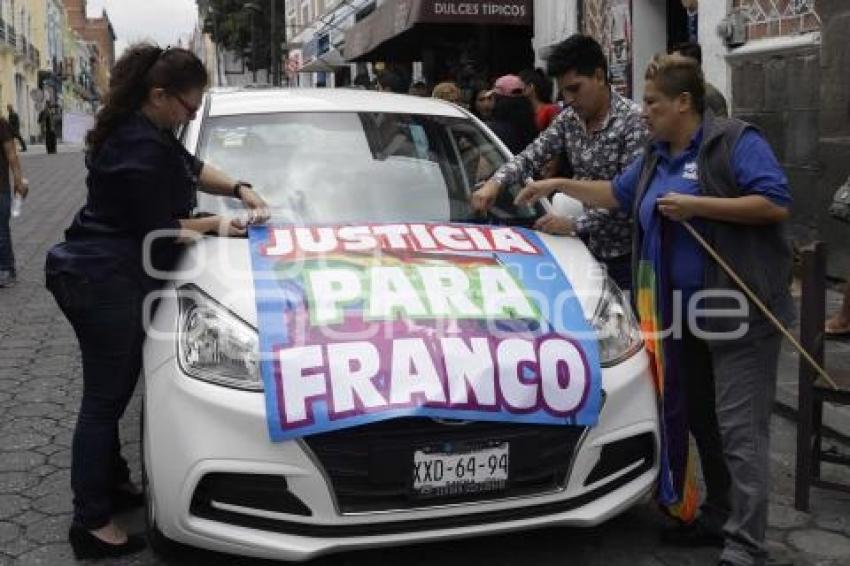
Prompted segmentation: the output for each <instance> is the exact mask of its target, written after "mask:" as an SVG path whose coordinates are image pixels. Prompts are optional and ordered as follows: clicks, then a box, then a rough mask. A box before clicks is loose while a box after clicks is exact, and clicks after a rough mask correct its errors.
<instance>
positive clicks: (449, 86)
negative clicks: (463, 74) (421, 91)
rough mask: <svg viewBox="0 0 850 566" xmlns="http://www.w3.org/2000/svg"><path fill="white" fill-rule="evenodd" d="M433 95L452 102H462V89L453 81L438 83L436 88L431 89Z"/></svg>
mask: <svg viewBox="0 0 850 566" xmlns="http://www.w3.org/2000/svg"><path fill="white" fill-rule="evenodd" d="M431 97H433V98H439V99H440V100H445V101H447V102H451V103H452V104H460V103H461V99H460V89H459V88H458V86H457V85H456V84H455V83H453V82H452V81H445V82H442V83H439V84H437V86H435V87H434V90H432V91H431Z"/></svg>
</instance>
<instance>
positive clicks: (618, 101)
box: [472, 34, 649, 289]
mask: <svg viewBox="0 0 850 566" xmlns="http://www.w3.org/2000/svg"><path fill="white" fill-rule="evenodd" d="M548 73H549V75H550V76H553V77H556V78H557V80H558V88H559V89H560V90H561V92H562V93H563V96H564V102H565V103H566V105H567V108H566V110H564V111H563V112H561V114H559V115H558V116H557V117H556V118H555V119H554V120H553V121H552V124H551V125H550V126H549V128H547V129H546V130H544V131H543V132H542V133H541V134H540V135H539V136H538V137H537V139H536V140H534V141H533V142H532V143H531V145H529V146H528V147H527V148H526V149H525V150H524V151H523V152H522V153H520V154H518V155H516V156H515V157H514V158H513V159H512V160H510V161H509V162H508V163H505V164H504V165H503V166H502V167H501V168H499V170H498V171H496V173H495V174H494V175H493V177H492V178H490V180H488V181H487V182H486V183H485V184H484V185H483V186H482V187H481V188H480V189H478V190H477V191H475V193H473V195H472V206H473V207H474V208H475V209H476V210H479V211H485V210H487V209H489V208H490V207H491V206H492V205H493V203H494V202H495V201H496V198H497V197H498V195H499V192H500V191H501V189H502V187H505V186H510V185H517V184H523V185H524V184H525V180H526V179H528V178H531V177H534V176H539V175H540V173H541V172H542V170H543V168H544V166H545V165H546V164H547V163H549V162H550V161H552V160H553V159H555V158H559V157H565V158H566V159H568V160H569V163H570V165H571V166H572V169H573V171H574V176H575V177H577V178H582V179H594V180H597V179H598V180H609V179H613V178H614V177H615V176H616V175H617V174H618V173H620V172H621V171H622V170H623V169H625V168H626V166H627V165H628V164H629V163H631V162H632V161H633V160H634V159H635V158H636V157H638V156H639V155H640V154H641V152H642V151H643V146H644V144H645V143H646V141H647V140H648V137H649V133H648V131H647V129H646V125H645V124H644V122H643V120H642V118H641V110H640V107H639V106H638V105H637V104H635V103H634V102H632V101H631V100H628V99H626V98H623V97H622V96H620V95H619V94H617V93H616V92H615V91H614V90H613V89H612V88H611V85H610V84H608V63H607V61H606V59H605V55H604V53H603V52H602V48H601V47H600V46H599V44H598V43H597V42H596V41H595V40H594V39H593V38H591V37H588V36H584V35H580V34H576V35H573V36H571V37H569V38H567V39H566V40H564V41H563V42H561V43H560V44H559V45H558V46H557V47H556V48H555V49H554V50H553V52H552V54H551V55H550V56H549V59H548ZM628 212H629V211H625V212H624V211H620V210H606V209H596V208H586V209H585V213H584V214H583V215H582V216H580V217H578V218H577V219H575V221H573V220H572V219H569V218H564V217H559V216H554V215H552V214H547V215H546V216H544V217H542V218H540V219H539V220H538V221H537V223H536V224H535V228H537V229H538V230H542V231H544V232H548V233H550V234H567V235H576V234H577V235H580V236H582V237H584V238H585V240H586V241H587V246H588V248H589V249H590V251H591V253H593V255H594V256H595V257H596V259H598V260H599V261H601V262H602V263H604V264H605V266H606V267H607V268H608V273H609V275H611V277H612V278H613V279H614V280H615V281H616V282H617V284H618V285H620V287H621V288H623V289H630V288H631V252H632V228H631V220H630V218H629V214H628Z"/></svg>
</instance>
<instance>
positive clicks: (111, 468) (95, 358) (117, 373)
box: [47, 273, 144, 530]
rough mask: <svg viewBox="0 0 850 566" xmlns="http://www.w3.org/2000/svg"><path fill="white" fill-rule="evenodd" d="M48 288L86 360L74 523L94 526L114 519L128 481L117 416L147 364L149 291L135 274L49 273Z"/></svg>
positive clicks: (75, 448)
mask: <svg viewBox="0 0 850 566" xmlns="http://www.w3.org/2000/svg"><path fill="white" fill-rule="evenodd" d="M47 288H48V289H49V290H50V292H51V293H53V296H54V297H55V298H56V302H57V303H58V304H59V307H60V308H61V309H62V312H63V313H64V314H65V316H66V317H67V318H68V320H69V321H70V323H71V326H73V328H74V332H75V333H76V335H77V340H78V341H79V343H80V350H81V353H82V359H83V399H82V404H81V406H80V413H79V416H78V417H77V427H76V429H75V430H74V440H73V445H72V449H71V450H72V452H71V489H72V491H73V492H74V523H76V524H78V525H81V526H83V527H85V528H87V529H89V530H94V529H98V528H100V527H103V526H104V525H106V524H107V523H108V522H109V520H110V517H111V516H112V501H111V496H112V494H113V493H114V491H115V490H116V489H117V488H118V487H119V486H120V485H121V484H123V483H126V482H128V481H129V479H130V470H129V468H128V467H127V462H126V460H124V458H123V457H122V456H121V451H120V450H121V443H120V441H119V438H118V420H119V419H120V418H121V416H122V415H123V414H124V409H126V407H127V404H128V403H129V401H130V397H131V396H132V394H133V390H134V389H135V387H136V382H137V381H138V379H139V372H140V371H141V367H142V343H143V341H144V329H143V325H142V304H143V300H144V291H143V289H142V287H141V286H140V285H139V283H138V282H136V281H134V280H133V279H132V278H130V277H127V276H124V275H121V274H117V273H116V274H113V275H110V276H109V277H108V278H107V279H105V280H103V281H89V280H88V279H86V278H85V277H82V276H78V275H70V274H65V273H60V274H48V276H47Z"/></svg>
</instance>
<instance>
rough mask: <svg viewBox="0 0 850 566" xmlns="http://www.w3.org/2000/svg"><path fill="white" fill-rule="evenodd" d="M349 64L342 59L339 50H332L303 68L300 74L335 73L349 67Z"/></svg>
mask: <svg viewBox="0 0 850 566" xmlns="http://www.w3.org/2000/svg"><path fill="white" fill-rule="evenodd" d="M347 66H348V62H347V61H346V60H345V59H343V58H342V54H341V53H340V52H339V49H331V50H330V51H328V52H327V53H322V54H321V55H319V56H318V57H316V58H315V59H313V60H312V61H310V62H309V63H307V64H305V65H304V66H303V67H301V68H300V69H298V72H299V73H333V72H334V71H336V70H337V69H339V68H340V67H347Z"/></svg>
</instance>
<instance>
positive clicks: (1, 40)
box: [0, 18, 6, 43]
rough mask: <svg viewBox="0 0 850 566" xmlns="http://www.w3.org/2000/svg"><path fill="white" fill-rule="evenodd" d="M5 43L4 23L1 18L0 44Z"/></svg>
mask: <svg viewBox="0 0 850 566" xmlns="http://www.w3.org/2000/svg"><path fill="white" fill-rule="evenodd" d="M5 41H6V21H5V20H4V19H3V18H0V43H5Z"/></svg>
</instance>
